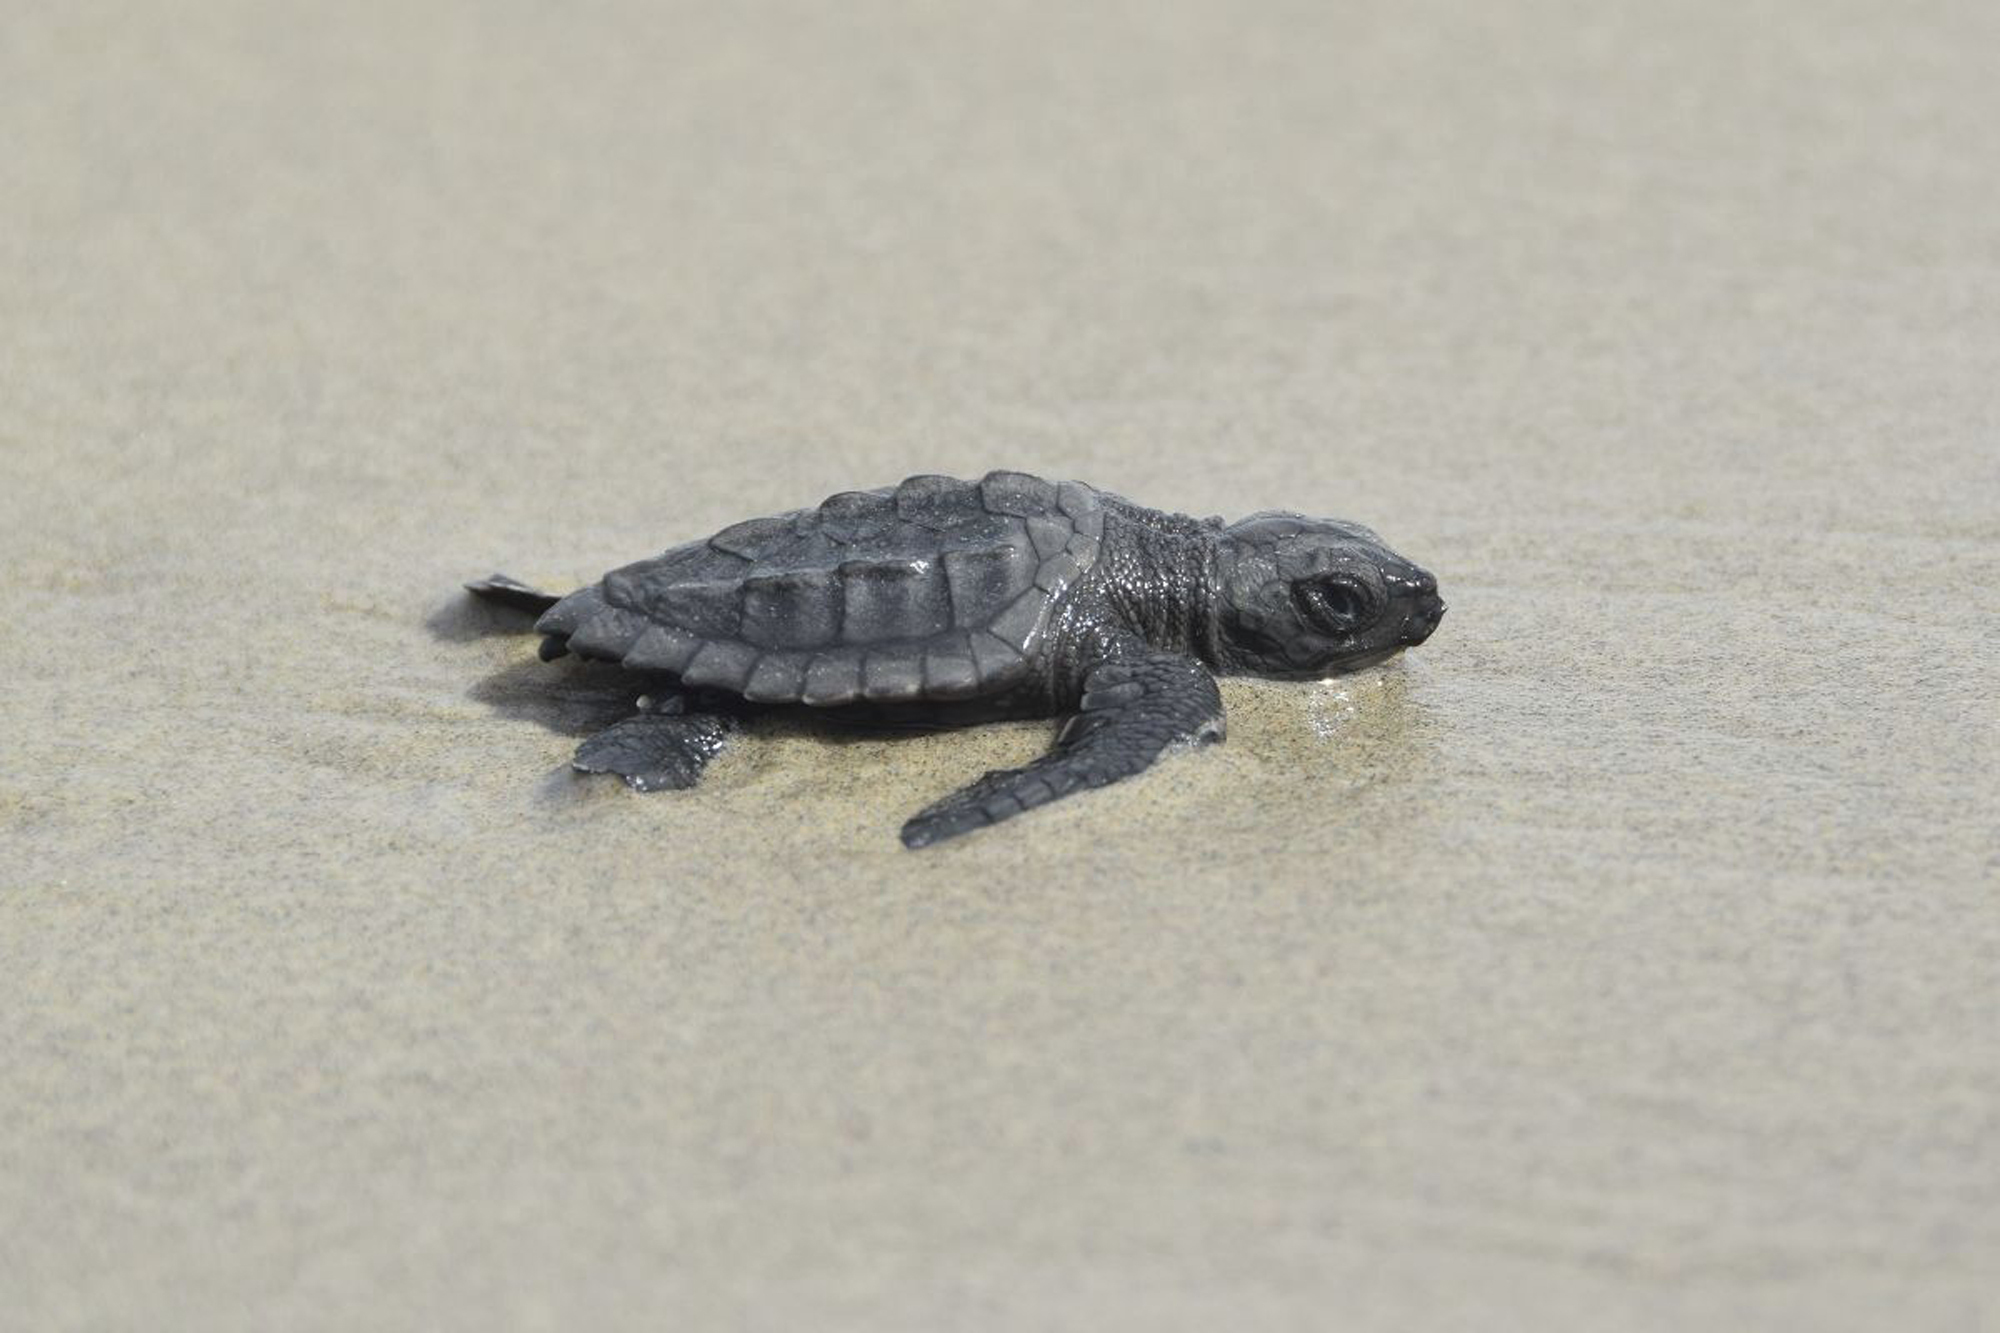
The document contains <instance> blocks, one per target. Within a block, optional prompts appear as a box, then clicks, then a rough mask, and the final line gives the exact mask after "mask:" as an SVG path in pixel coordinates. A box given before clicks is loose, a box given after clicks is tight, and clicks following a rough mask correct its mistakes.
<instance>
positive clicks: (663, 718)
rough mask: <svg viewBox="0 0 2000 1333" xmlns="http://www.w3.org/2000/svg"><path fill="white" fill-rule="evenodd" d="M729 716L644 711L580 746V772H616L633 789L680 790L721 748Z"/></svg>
mask: <svg viewBox="0 0 2000 1333" xmlns="http://www.w3.org/2000/svg"><path fill="white" fill-rule="evenodd" d="M728 735H729V720H728V719H727V718H723V717H718V716H716V715H715V714H713V713H690V714H678V713H656V712H647V713H641V714H639V715H638V716H637V717H628V718H626V719H625V720H624V721H623V722H620V723H618V724H616V725H615V726H611V727H607V728H606V729H604V730H603V731H600V732H598V733H597V734H596V735H595V736H592V737H591V738H590V739H589V740H587V741H585V742H584V743H583V744H581V745H579V746H577V747H576V757H575V758H574V759H572V760H570V766H571V767H572V768H574V769H576V770H577V772H579V773H616V774H617V775H618V776H619V777H621V778H623V779H625V785H626V786H628V787H631V788H632V789H633V790H635V791H678V790H684V789H686V788H688V787H692V786H694V785H695V784H696V783H698V782H700V781H701V774H702V770H703V769H705V768H707V767H708V764H709V761H710V760H712V759H714V758H715V756H717V755H718V754H721V753H722V747H723V744H724V742H725V741H726V739H727V737H728Z"/></svg>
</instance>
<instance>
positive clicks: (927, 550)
mask: <svg viewBox="0 0 2000 1333" xmlns="http://www.w3.org/2000/svg"><path fill="white" fill-rule="evenodd" d="M466 586H467V587H468V588H469V589H470V590H471V591H473V592H474V593H477V594H479V595H480V596H481V597H485V598H488V599H491V600H493V601H496V602H500V603H503V604H505V605H509V606H513V607H517V608H520V609H523V610H528V611H532V612H535V613H537V614H538V615H539V616H540V619H538V620H537V621H536V622H535V628H536V630H538V631H539V632H540V633H541V634H542V635H543V636H544V637H543V640H542V649H541V651H542V656H543V657H544V658H556V657H560V656H562V655H563V654H564V653H566V652H568V653H575V654H577V655H579V656H581V657H585V658H596V659H602V660H604V661H609V662H617V663H621V664H623V665H624V666H626V667H629V668H633V669H635V670H642V671H647V672H655V673H662V675H661V678H662V679H669V680H670V683H669V684H668V686H667V687H666V688H665V690H664V691H655V692H654V693H653V695H652V697H650V698H648V699H642V700H641V711H640V712H639V713H638V714H637V715H636V716H633V717H631V718H628V719H626V720H625V721H623V722H620V723H618V724H617V725H615V726H613V727H611V728H610V729H608V730H606V731H602V732H599V733H598V734H597V735H595V736H592V737H591V738H590V739H589V740H586V741H585V742H584V743H583V744H582V746H581V747H579V748H578V750H577V752H576V758H575V761H574V763H575V766H576V767H577V768H578V769H581V770H582V771H584V772H587V773H616V774H618V775H619V776H621V777H623V778H624V779H625V781H626V782H628V783H630V784H631V785H632V786H634V787H636V788H639V789H641V790H655V789H659V788H672V787H691V786H693V785H694V784H695V783H696V782H697V781H699V780H700V777H701V773H702V769H703V768H704V767H706V766H707V764H708V762H709V761H710V760H711V759H713V758H714V757H715V755H716V754H717V753H718V751H719V750H720V749H721V747H722V745H723V743H724V740H725V737H726V735H727V733H728V730H729V728H730V726H731V724H732V722H733V720H734V719H736V718H739V717H741V716H743V715H744V714H745V713H746V712H748V711H753V709H754V708H755V707H786V706H799V705H803V706H804V707H807V708H816V709H834V710H845V711H846V712H847V713H848V714H850V715H854V716H857V717H862V716H873V717H875V718H877V719H878V720H880V719H887V718H889V717H891V716H892V715H893V716H894V717H896V718H899V719H907V720H912V721H919V722H922V723H924V724H926V725H940V726H950V725H956V724H962V723H968V722H977V721H990V720H993V719H997V718H1003V717H1052V716H1059V715H1066V716H1067V718H1068V721H1067V722H1066V723H1065V725H1064V726H1063V728H1062V730H1061V732H1060V733H1059V734H1058V736H1057V737H1056V743H1055V747H1054V748H1053V749H1052V750H1050V751H1049V753H1047V754H1045V755H1043V756H1042V757H1041V758H1039V759H1036V760H1035V761H1034V762H1033V763H1030V764H1028V765H1026V766H1025V767H1022V768H1017V769H1009V770H1005V771H996V772H992V773H988V774H986V776H984V777H982V778H980V779H979V780H978V781H977V782H974V783H973V784H972V785H971V786H969V787H966V788H965V789H964V790H962V791H960V792H957V793H956V794H954V795H951V796H947V797H946V798H944V799H943V800H941V801H939V802H937V803H936V804H934V805H932V806H930V807H929V808H928V809H925V810H923V811H921V812H919V813H918V814H917V815H916V816H915V817H914V818H912V819H911V820H910V821H909V822H908V823H907V824H905V825H904V826H903V842H904V843H905V844H906V845H907V846H910V847H923V846H927V845H929V844H931V843H934V842H937V841H939V840H941V839H944V838H950V837H954V836H956V835H958V834H960V833H965V832H967V831H969V830H972V829H975V828H979V827H982V826H984V825H987V824H994V823H998V822H999V821H1001V820H1003V819H1008V818H1011V817H1012V816H1014V815H1017V814H1020V813H1021V812H1022V811H1023V810H1027V809H1031V808H1033V807H1034V806H1038V805H1042V804H1045V803H1047V802H1049V801H1052V800H1055V799H1056V798H1058V797H1061V796H1067V795H1069V794H1070V793H1072V792H1076V791H1081V790H1083V789H1084V788H1086V787H1102V786H1104V785H1105V784H1106V783H1110V782H1116V781H1118V780H1119V779H1120V778H1126V777H1130V776H1132V775H1133V774H1134V773H1138V772H1140V771H1141V770H1143V769H1145V768H1147V767H1148V766H1150V765H1151V764H1152V763H1153V761H1154V760H1156V759H1158V758H1159V757H1160V756H1161V755H1162V754H1164V753H1165V752H1166V751H1168V750H1169V749H1171V748H1173V747H1175V746H1179V745H1185V744H1188V743H1193V742H1201V741H1216V740H1221V739H1222V735H1223V716H1222V696H1221V694H1220V693H1219V692H1218V691H1217V689H1216V684H1215V677H1216V675H1217V674H1221V675H1248V676H1264V677H1270V678H1274V679H1278V680H1313V679H1318V678H1320V677H1323V676H1326V675H1330V674H1332V673H1335V672H1340V671H1352V670H1355V669H1358V668H1360V667H1365V666H1369V665H1372V664H1374V663H1376V662H1380V661H1382V660H1383V659H1385V658H1387V657H1390V656H1391V655H1393V654H1395V653H1397V652H1400V651H1401V650H1402V649H1404V648H1406V647H1408V646H1410V645H1411V644H1417V643H1422V642H1423V641H1424V640H1425V639H1426V638H1428V637H1429V636H1430V633H1431V631H1432V630H1434V629H1436V628H1437V624H1438V620H1439V618H1440V617H1442V616H1443V615H1444V603H1443V602H1442V601H1441V600H1439V598H1438V594H1437V581H1436V580H1435V579H1433V578H1432V577H1431V576H1430V575H1429V574H1428V573H1426V572H1424V571H1423V570H1421V569H1419V568H1417V566H1415V565H1413V564H1411V563H1410V562H1409V561H1407V560H1405V559H1403V558H1402V557H1401V556H1399V555H1396V554H1395V553H1394V552H1392V551H1390V550H1389V548H1388V547H1386V546H1384V545H1383V544H1382V540H1381V538H1379V537H1377V536H1376V535H1375V534H1374V533H1373V532H1371V531H1370V530H1369V529H1367V528H1364V527H1361V526H1360V525H1358V524H1354V523H1342V522H1336V521H1334V520H1331V519H1314V518H1304V517H1302V516H1300V515H1298V514H1289V513H1279V512H1265V513H1259V514H1252V515H1251V516H1250V517H1248V518H1246V519H1243V520H1241V521H1239V522H1236V523H1230V524H1224V522H1223V521H1222V520H1221V519H1220V518H1208V519H1194V518H1189V517H1187V516H1186V515H1184V514H1165V513H1161V512H1159V511H1158V510H1153V509H1147V508H1144V507H1142V506H1140V505H1136V504H1133V503H1132V502H1131V501H1129V500H1126V499H1123V498H1121V497H1119V496H1116V495H1113V494H1111V493H1109V492H1107V491H1100V490H1096V489H1094V488H1092V487H1090V486H1086V485H1084V484H1082V483H1081V482H1075V481H1044V480H1042V479H1041V478H1040V477H1033V476H1029V475H1028V474H1026V473H1024V472H989V473H988V474H987V475H986V476H985V477H983V478H981V479H980V480H978V481H958V480H955V479H953V478H951V477H934V476H924V477H911V478H910V479H909V480H907V481H905V482H904V483H903V484H902V485H900V486H894V487H883V488H881V489H879V490H872V491H845V492H843V493H841V494H839V495H836V496H833V497H832V498H830V499H828V500H827V501H825V502H824V503H823V504H821V505H819V506H818V507H817V508H814V509H798V510H794V511H792V512H791V513H788V514H779V515H777V516H775V517H772V518H755V519H751V520H750V521H748V522H746V523H738V524H736V525H735V526H734V527H729V528H724V529H723V530H722V531H721V532H718V533H716V534H715V535H714V536H713V537H709V538H706V539H704V540H701V541H693V542H689V543H687V544H686V545H684V546H676V547H674V548H673V549H672V550H669V551H667V552H665V553H664V554H661V555H657V556H654V557H652V558H651V559H649V560H641V561H639V562H638V563H637V564H632V565H626V566H625V567H624V568H622V569H614V570H612V571H611V572H610V573H609V574H606V575H605V576H604V578H603V579H602V580H601V581H599V582H597V583H594V584H592V585H591V586H589V587H587V588H584V589H582V590H580V591H578V592H573V593H571V594H569V595H568V596H567V597H560V598H558V597H555V596H551V595H549V594H547V593H542V592H537V591H536V590H534V589H532V588H529V587H527V586H525V585H523V584H521V583H517V582H515V581H514V580H513V579H510V578H507V577H505V576H504V575H497V574H496V575H494V576H493V577H492V578H489V579H485V580H482V581H480V582H477V583H470V584H467V585H466ZM746 705H747V706H748V707H746Z"/></svg>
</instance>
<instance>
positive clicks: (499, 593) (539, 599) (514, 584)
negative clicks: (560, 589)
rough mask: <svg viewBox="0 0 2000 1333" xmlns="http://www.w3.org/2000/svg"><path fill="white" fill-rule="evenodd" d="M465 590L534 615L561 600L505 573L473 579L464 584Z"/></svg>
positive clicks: (553, 594)
mask: <svg viewBox="0 0 2000 1333" xmlns="http://www.w3.org/2000/svg"><path fill="white" fill-rule="evenodd" d="M465 590H466V591H467V592H469V593H471V594H472V595H473V596H474V597H478V598H480V599H482V600H483V601H488V602H496V603H498V604H499V605H501V606H511V607H512V608H514V609H515V610H516V611H526V612H527V613H528V614H530V615H536V616H538V615H540V614H542V612H544V611H546V610H548V609H549V608H550V607H552V606H554V605H555V604H556V603H557V602H560V601H561V600H562V598H561V597H559V596H557V595H556V594H555V593H547V592H543V591H542V590H541V589H540V588H530V587H529V586H528V585H527V584H525V583H523V582H521V581H520V580H519V579H514V578H509V577H507V576H506V575H505V574H491V575H488V576H487V577H486V578H483V579H475V580H474V581H473V582H471V583H468V584H466V585H465Z"/></svg>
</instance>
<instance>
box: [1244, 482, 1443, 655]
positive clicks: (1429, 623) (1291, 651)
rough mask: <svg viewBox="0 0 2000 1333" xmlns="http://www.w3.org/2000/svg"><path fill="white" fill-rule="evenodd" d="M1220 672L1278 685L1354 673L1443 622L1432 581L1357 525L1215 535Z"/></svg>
mask: <svg viewBox="0 0 2000 1333" xmlns="http://www.w3.org/2000/svg"><path fill="white" fill-rule="evenodd" d="M1219 557H1220V558H1219V561H1218V572H1219V574H1220V579H1219V584H1220V586H1219V587H1218V588H1217V590H1216V591H1217V606H1216V628H1217V637H1218V640H1219V643H1218V652H1219V655H1220V657H1221V659H1222V660H1221V661H1220V662H1219V663H1218V664H1217V665H1218V666H1219V667H1221V669H1222V670H1224V671H1228V672H1236V673H1241V674H1244V675H1252V676H1270V677H1274V678H1276V679H1280V680H1317V679H1319V678H1321V677H1323V676H1330V675H1333V674H1335V673H1336V672H1341V671H1356V670H1359V669H1360V668H1362V667H1365V666H1373V665H1374V664H1375V663H1377V662H1380V661H1382V660H1384V659H1385V658H1388V657H1391V656H1393V655H1395V654H1396V653H1398V652H1401V651H1402V650H1403V649H1404V648H1407V647H1410V646H1411V645H1413V644H1419V643H1422V642H1423V641H1424V640H1425V639H1427V638H1429V637H1430V634H1431V631H1432V630H1434V629H1436V628H1437V625H1438V621H1439V619H1441V618H1442V617H1443V615H1444V602H1443V601H1442V600H1440V599H1439V597H1438V593H1437V580H1436V579H1434V578H1432V577H1431V575H1430V574H1429V573H1428V572H1426V571H1425V570H1422V569H1419V568H1418V567H1417V566H1415V565H1413V564H1411V563H1410V562H1409V561H1407V560H1405V559H1403V557H1401V556H1399V555H1397V554H1396V553H1395V552H1394V551H1392V550H1390V549H1389V548H1388V547H1387V546H1385V545H1383V544H1382V539H1381V538H1380V537H1378V536H1376V535H1375V533H1373V532H1371V531H1370V530H1369V529H1367V528H1364V527H1362V526H1361V525H1360V524H1358V523H1342V522H1339V521H1337V520H1334V519H1322V518H1306V517H1304V516H1302V515H1299V514H1287V513H1279V512H1266V513H1261V514H1252V515H1251V516H1250V517H1248V518H1246V519H1242V520H1239V521H1238V522H1235V523H1232V524H1230V525H1229V526H1228V527H1226V528H1224V529H1223V530H1222V533H1221V541H1220V549H1219Z"/></svg>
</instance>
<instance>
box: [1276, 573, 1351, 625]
mask: <svg viewBox="0 0 2000 1333" xmlns="http://www.w3.org/2000/svg"><path fill="white" fill-rule="evenodd" d="M1292 600H1293V601H1294V602H1296V603H1297V604H1298V608H1299V613H1300V614H1301V615H1303V616H1304V617H1305V618H1306V620H1307V621H1308V622H1310V623H1311V624H1313V625H1315V626H1317V627H1318V628H1320V629H1322V630H1325V631H1326V632H1327V633H1329V634H1347V633H1349V632H1351V631H1352V630H1354V629H1355V628H1356V627H1357V626H1359V625H1360V624H1361V622H1362V621H1363V620H1366V619H1367V618H1368V595H1367V594H1366V593H1364V592H1363V591H1362V590H1361V589H1360V588H1357V587H1356V586H1354V585H1353V584H1352V583H1349V582H1347V581H1346V580H1345V579H1319V580H1314V581H1313V582H1310V583H1298V584H1294V585H1293V587H1292Z"/></svg>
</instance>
